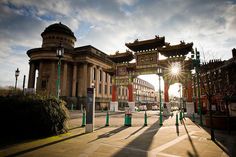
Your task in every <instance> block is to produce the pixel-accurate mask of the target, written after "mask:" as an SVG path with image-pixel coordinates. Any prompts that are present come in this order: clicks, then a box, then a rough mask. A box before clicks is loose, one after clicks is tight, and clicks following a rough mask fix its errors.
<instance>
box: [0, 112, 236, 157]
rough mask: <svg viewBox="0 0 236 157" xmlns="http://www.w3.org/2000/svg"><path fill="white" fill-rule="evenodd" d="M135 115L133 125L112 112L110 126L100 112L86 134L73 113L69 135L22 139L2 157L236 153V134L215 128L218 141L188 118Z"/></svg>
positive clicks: (220, 156) (215, 156)
mask: <svg viewBox="0 0 236 157" xmlns="http://www.w3.org/2000/svg"><path fill="white" fill-rule="evenodd" d="M147 114H148V126H143V124H144V118H143V117H144V116H143V115H144V112H137V113H134V114H133V117H132V122H133V123H132V127H126V126H123V124H124V119H123V117H124V114H123V113H122V112H116V113H111V115H110V126H108V127H104V125H105V115H106V113H97V114H96V118H95V130H94V132H92V133H85V129H84V128H82V127H80V125H81V113H79V112H77V111H75V112H71V117H73V116H74V117H73V118H72V119H71V120H70V121H69V127H70V130H69V132H68V133H66V134H61V135H58V136H52V137H48V138H44V139H38V140H34V141H28V142H22V143H18V144H15V145H10V146H7V147H5V148H1V149H0V156H19V157H31V156H33V157H42V156H46V157H48V156H49V157H51V156H52V157H54V156H55V157H56V156H60V157H74V156H75V157H126V156H135V157H228V156H232V157H233V156H236V151H235V150H236V149H235V148H236V135H235V134H234V133H233V132H232V133H231V135H229V134H227V133H225V132H224V131H215V136H216V141H212V140H211V139H210V134H209V133H208V132H209V130H208V129H206V128H204V127H201V126H199V125H198V124H197V123H194V122H192V121H191V119H189V118H188V117H185V118H184V119H183V120H182V121H179V125H178V126H176V125H175V123H176V119H175V115H174V116H172V117H171V116H170V117H164V121H163V126H159V121H158V119H159V116H158V114H157V112H156V111H150V112H147ZM72 115H73V116H72Z"/></svg>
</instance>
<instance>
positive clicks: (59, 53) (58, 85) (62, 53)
mask: <svg viewBox="0 0 236 157" xmlns="http://www.w3.org/2000/svg"><path fill="white" fill-rule="evenodd" d="M63 55H64V48H63V46H62V44H61V43H60V45H59V47H58V48H57V57H58V64H57V98H58V99H59V97H60V92H61V89H60V83H61V82H60V77H61V58H62V57H63Z"/></svg>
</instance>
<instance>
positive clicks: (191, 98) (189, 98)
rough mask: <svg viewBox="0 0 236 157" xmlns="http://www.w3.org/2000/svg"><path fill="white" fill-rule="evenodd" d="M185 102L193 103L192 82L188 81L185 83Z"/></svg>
mask: <svg viewBox="0 0 236 157" xmlns="http://www.w3.org/2000/svg"><path fill="white" fill-rule="evenodd" d="M187 88H188V92H187V102H192V101H193V89H192V80H191V79H190V80H188V82H187Z"/></svg>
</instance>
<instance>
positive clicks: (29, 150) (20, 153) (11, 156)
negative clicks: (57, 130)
mask: <svg viewBox="0 0 236 157" xmlns="http://www.w3.org/2000/svg"><path fill="white" fill-rule="evenodd" d="M84 134H86V133H81V134H77V135H74V136H70V137H68V138H64V139H61V140H57V141H53V142H50V143H47V144H44V145H40V146H36V147H33V148H29V149H26V150H23V151H20V152H17V153H14V154H11V155H7V156H6V157H13V156H18V155H22V154H25V153H28V152H31V151H34V150H37V149H40V148H44V147H47V146H50V145H54V144H57V143H60V142H64V141H67V140H70V139H72V138H76V137H79V136H82V135H84Z"/></svg>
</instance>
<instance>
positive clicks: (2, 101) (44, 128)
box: [0, 95, 68, 138]
mask: <svg viewBox="0 0 236 157" xmlns="http://www.w3.org/2000/svg"><path fill="white" fill-rule="evenodd" d="M0 119H1V121H2V122H1V125H2V126H1V129H0V130H1V133H3V134H1V135H6V136H15V137H21V138H35V137H42V136H49V135H55V134H60V133H64V132H66V131H67V125H66V122H67V119H68V110H67V109H66V107H65V102H64V101H61V100H57V99H56V98H44V97H40V96H37V95H31V96H19V95H18V96H8V97H0Z"/></svg>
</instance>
